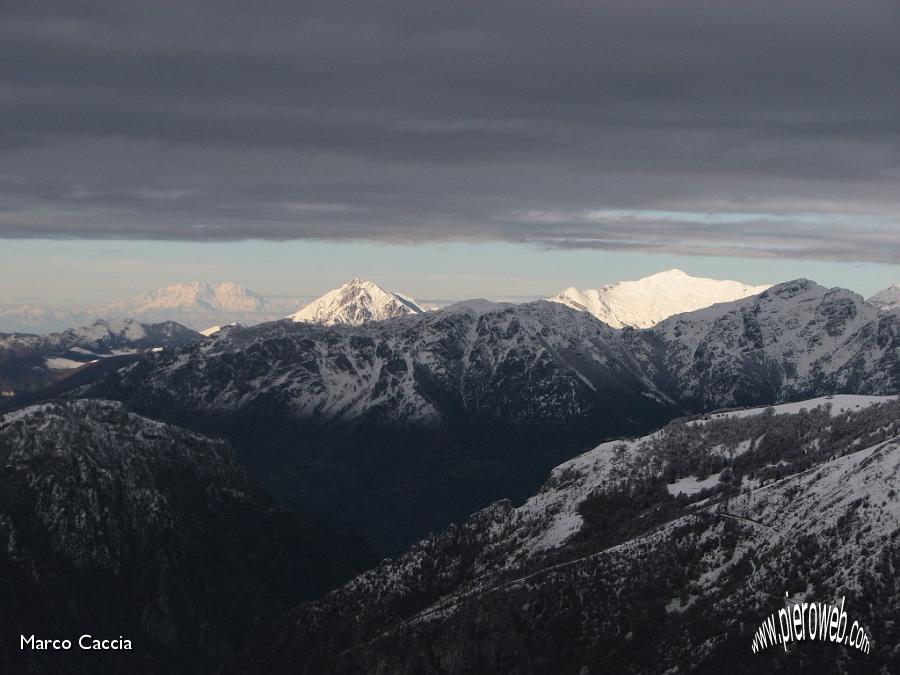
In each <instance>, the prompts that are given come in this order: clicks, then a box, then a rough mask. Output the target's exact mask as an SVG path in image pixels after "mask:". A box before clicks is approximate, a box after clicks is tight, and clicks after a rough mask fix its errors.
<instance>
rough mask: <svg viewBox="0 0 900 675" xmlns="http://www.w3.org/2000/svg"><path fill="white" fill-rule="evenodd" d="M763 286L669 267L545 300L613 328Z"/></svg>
mask: <svg viewBox="0 0 900 675" xmlns="http://www.w3.org/2000/svg"><path fill="white" fill-rule="evenodd" d="M767 288H769V286H768V285H763V286H751V285H749V284H744V283H741V282H739V281H728V280H721V279H706V278H702V277H692V276H690V275H689V274H686V273H685V272H682V271H681V270H678V269H672V270H666V271H665V272H659V273H657V274H653V275H651V276H649V277H644V278H643V279H638V280H637V281H620V282H618V283H615V284H608V285H606V286H602V287H600V288H597V289H588V290H579V289H577V288H574V287H573V288H567V289H566V290H564V291H563V292H561V293H559V294H558V295H556V296H554V297H552V298H548V299H549V300H550V301H551V302H558V303H561V304H563V305H568V306H569V307H572V308H573V309H577V310H579V311H582V312H588V313H590V314H593V315H594V316H595V317H597V318H598V319H600V320H601V321H603V322H604V323H606V324H608V325H610V326H612V327H614V328H623V327H625V326H632V327H634V328H650V327H651V326H655V325H656V324H658V323H659V322H660V321H662V320H664V319H667V318H669V317H670V316H673V315H675V314H682V313H684V312H693V311H695V310H698V309H703V308H704V307H709V306H710V305H715V304H717V303H720V302H733V301H735V300H741V299H743V298H746V297H749V296H751V295H757V294H759V293H762V292H763V291H765V290H766V289H767Z"/></svg>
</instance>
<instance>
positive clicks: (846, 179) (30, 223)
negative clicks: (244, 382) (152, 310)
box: [0, 0, 900, 305]
mask: <svg viewBox="0 0 900 675" xmlns="http://www.w3.org/2000/svg"><path fill="white" fill-rule="evenodd" d="M898 34H900V5H898V4H897V2H896V1H895V0H856V1H855V2H852V3H849V2H846V1H840V2H839V1H837V0H816V1H815V2H813V1H812V0H794V1H793V2H790V3H785V2H783V1H777V2H776V1H775V0H752V1H750V0H667V1H665V2H664V1H662V0H627V1H626V0H559V1H558V2H552V3H548V2H544V1H541V2H537V1H536V0H515V1H513V0H489V1H484V0H481V1H479V2H474V1H469V0H460V1H459V2H453V3H448V2H445V1H440V2H438V1H436V0H417V2H415V3H410V2H402V1H400V0H392V1H383V0H327V1H322V2H309V1H308V0H290V1H288V0H259V1H258V2H253V3H248V2H236V1H233V0H217V1H216V2H208V1H196V0H177V1H176V0H157V2H154V3H144V4H136V3H121V2H112V1H106V0H102V1H90V2H85V3H71V2H56V1H52V0H51V1H47V2H32V1H22V0H5V1H4V2H3V3H0V41H2V44H3V52H4V57H3V59H0V266H2V267H0V305H3V304H17V303H20V302H31V303H38V304H59V303H75V304H88V303H93V302H96V301H106V300H117V299H123V298H124V297H127V296H129V295H133V294H135V293H137V292H140V291H143V290H145V289H147V288H153V287H158V286H164V285H167V284H169V283H174V282H178V281H185V280H194V279H198V280H203V281H214V280H225V279H227V280H234V281H237V282H239V283H243V284H245V285H247V286H249V287H251V288H253V289H255V290H258V291H260V292H263V293H271V294H287V295H301V296H309V295H315V294H316V293H318V292H321V291H323V290H326V289H328V288H332V287H334V286H335V285H337V284H339V283H340V282H341V281H343V280H346V279H347V278H350V277H353V276H366V277H370V278H373V279H374V280H376V281H378V282H379V283H382V284H384V285H386V286H389V287H392V288H394V289H396V290H402V291H404V292H408V293H410V294H413V295H416V296H418V297H421V298H436V299H459V298H461V297H472V296H483V297H491V298H496V299H512V298H514V297H519V296H521V297H540V296H543V295H545V294H548V293H552V292H556V291H557V290H559V289H560V288H564V287H566V286H571V285H574V286H579V287H596V286H599V285H601V284H603V283H607V282H612V281H616V280H618V279H626V278H636V277H639V276H642V275H644V274H649V273H652V272H655V271H659V270H661V269H667V268H671V267H678V268H681V269H684V270H685V271H687V272H689V273H692V274H699V275H707V276H716V277H729V278H737V279H740V280H742V281H747V282H750V283H763V282H772V281H779V280H784V279H788V278H795V277H800V276H805V277H808V278H814V279H816V280H817V281H820V282H821V283H824V284H826V285H829V286H831V285H839V286H845V287H849V288H852V289H853V290H857V291H859V292H861V293H863V294H864V295H869V294H871V293H872V292H874V291H876V290H878V289H880V288H883V287H886V286H888V285H890V284H892V283H896V282H898V281H900V190H898V185H900V40H897V35H898Z"/></svg>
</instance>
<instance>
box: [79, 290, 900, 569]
mask: <svg viewBox="0 0 900 675" xmlns="http://www.w3.org/2000/svg"><path fill="white" fill-rule="evenodd" d="M898 390H900V315H898V314H896V313H892V312H879V311H878V309H877V308H875V307H874V306H872V305H870V304H868V303H866V302H865V301H864V300H863V298H861V297H860V296H858V295H856V294H854V293H852V292H850V291H846V290H843V289H827V288H824V287H821V286H818V285H817V284H815V283H813V282H810V281H807V280H797V281H793V282H788V283H785V284H779V285H777V286H774V287H772V288H770V289H768V290H767V291H764V292H763V293H761V294H760V295H756V296H751V297H748V298H745V299H743V300H738V301H735V302H732V303H723V304H718V305H714V306H713V307H710V308H707V309H704V310H699V311H697V312H693V313H689V314H681V315H676V316H673V317H670V318H669V319H667V320H665V321H663V322H661V323H659V324H657V325H656V326H654V327H653V328H650V329H641V330H638V329H633V328H625V329H615V328H612V327H610V326H608V325H607V324H605V323H603V322H601V321H599V320H597V319H596V318H595V317H594V316H592V315H591V314H589V313H587V312H583V311H578V310H574V309H572V308H570V307H567V306H565V305H562V304H560V303H552V302H535V303H530V304H523V305H511V306H495V307H481V308H479V309H473V308H472V307H469V306H467V305H465V304H464V305H461V306H459V307H450V308H446V309H444V310H439V311H433V312H426V313H421V314H407V315H404V316H400V317H396V318H393V319H389V320H384V321H374V322H369V323H366V324H363V325H361V326H346V325H336V326H331V327H324V326H318V325H313V324H305V323H296V322H291V321H282V322H275V323H269V324H262V325H259V326H253V327H240V326H234V327H229V328H226V329H223V330H222V331H220V332H218V333H216V334H214V335H212V336H210V337H206V338H203V339H202V340H197V341H194V342H191V343H189V344H187V345H185V346H184V347H182V348H180V349H173V350H165V351H162V352H158V353H152V354H147V355H144V356H143V357H142V358H141V359H140V360H138V361H137V362H136V363H135V364H133V365H131V366H129V368H127V369H124V370H121V371H118V372H116V373H113V374H110V375H108V376H106V377H105V378H104V379H103V380H102V381H100V382H98V383H96V384H94V385H93V386H92V387H90V388H88V389H86V390H85V391H84V392H82V395H91V396H101V397H104V398H113V399H117V400H122V401H125V402H127V403H128V404H129V405H130V406H132V407H133V408H134V409H135V410H137V411H139V412H142V413H144V414H148V415H151V416H153V417H158V418H162V419H165V420H167V421H169V422H172V423H176V424H181V425H185V426H188V427H191V428H194V429H196V430H198V431H203V432H208V433H216V434H221V435H224V436H226V437H227V438H229V439H230V440H231V441H232V442H233V443H234V445H235V448H236V450H237V452H238V455H239V457H240V458H241V461H242V462H243V463H244V465H245V466H247V467H248V469H249V470H250V471H251V473H252V474H253V475H254V476H256V477H257V478H258V479H259V480H260V481H261V482H262V483H263V485H264V486H265V487H266V488H267V489H268V490H270V491H271V492H272V493H273V494H275V495H276V496H277V497H279V498H280V499H282V500H284V501H286V502H287V503H289V504H292V505H294V506H296V507H297V508H299V509H300V510H305V509H314V510H318V511H321V512H323V513H325V514H331V515H332V516H337V517H339V518H340V519H341V520H345V521H346V522H349V523H350V524H351V525H352V526H353V527H354V528H355V529H357V530H358V531H361V532H363V533H364V534H365V535H366V536H368V537H369V538H370V539H371V540H372V541H373V543H374V544H375V545H376V546H378V547H381V548H382V549H383V550H386V551H397V550H399V549H401V548H402V547H403V546H405V545H406V544H408V543H410V542H411V541H413V540H414V539H415V538H416V537H418V536H421V535H422V534H423V533H425V532H427V531H429V530H430V529H434V528H436V527H438V526H439V525H440V524H441V523H442V522H444V523H446V522H448V521H449V520H451V519H454V518H458V517H460V516H462V515H465V514H466V513H470V512H471V511H472V510H474V509H476V508H478V507H479V506H481V505H484V504H485V503H488V502H489V501H490V499H491V495H497V494H505V495H506V496H509V497H511V498H513V499H518V498H524V497H525V496H526V495H527V494H528V491H529V490H532V489H534V488H535V487H537V484H538V482H539V481H540V477H541V476H542V475H543V473H544V472H546V471H547V470H548V469H549V468H550V467H552V466H554V465H555V464H557V463H558V462H560V461H562V460H563V459H565V458H566V457H571V456H572V455H574V454H576V453H577V452H579V451H580V450H583V449H584V448H585V447H587V446H588V444H589V443H590V442H591V441H592V440H596V439H598V438H608V437H610V436H615V435H628V434H634V433H641V432H644V431H646V430H649V429H652V428H654V427H655V426H659V425H660V424H662V423H664V422H665V421H667V420H670V419H673V418H676V417H678V416H681V415H685V414H694V413H698V412H703V411H706V410H713V409H717V408H722V407H728V406H744V405H761V404H770V403H777V402H781V401H789V400H796V399H801V398H808V397H812V396H818V395H823V394H831V393H836V392H841V393H858V394H886V393H894V392H897V391H898ZM398 494H402V495H403V498H402V499H398V497H397V495H398Z"/></svg>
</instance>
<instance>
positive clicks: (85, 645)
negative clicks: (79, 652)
mask: <svg viewBox="0 0 900 675" xmlns="http://www.w3.org/2000/svg"><path fill="white" fill-rule="evenodd" d="M72 648H77V649H84V650H91V649H96V650H99V651H110V650H126V649H131V640H127V639H125V638H124V637H122V636H121V635H120V636H119V637H117V638H112V639H109V638H96V637H94V636H93V635H87V634H85V635H81V636H79V637H78V639H77V640H68V639H61V640H58V639H49V638H39V637H35V636H34V635H28V636H25V635H20V636H19V649H23V650H24V649H33V650H58V651H66V650H69V649H72Z"/></svg>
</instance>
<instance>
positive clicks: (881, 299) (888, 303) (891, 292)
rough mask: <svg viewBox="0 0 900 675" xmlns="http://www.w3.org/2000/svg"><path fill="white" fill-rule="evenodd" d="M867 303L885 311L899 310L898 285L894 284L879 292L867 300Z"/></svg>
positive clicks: (899, 286) (899, 291) (899, 289)
mask: <svg viewBox="0 0 900 675" xmlns="http://www.w3.org/2000/svg"><path fill="white" fill-rule="evenodd" d="M868 302H869V303H870V304H872V305H875V306H876V307H878V308H879V309H883V310H886V311H887V310H893V309H900V284H894V285H893V286H891V287H890V288H885V289H884V290H883V291H879V292H878V293H876V294H875V295H873V296H872V297H871V298H869V300H868Z"/></svg>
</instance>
